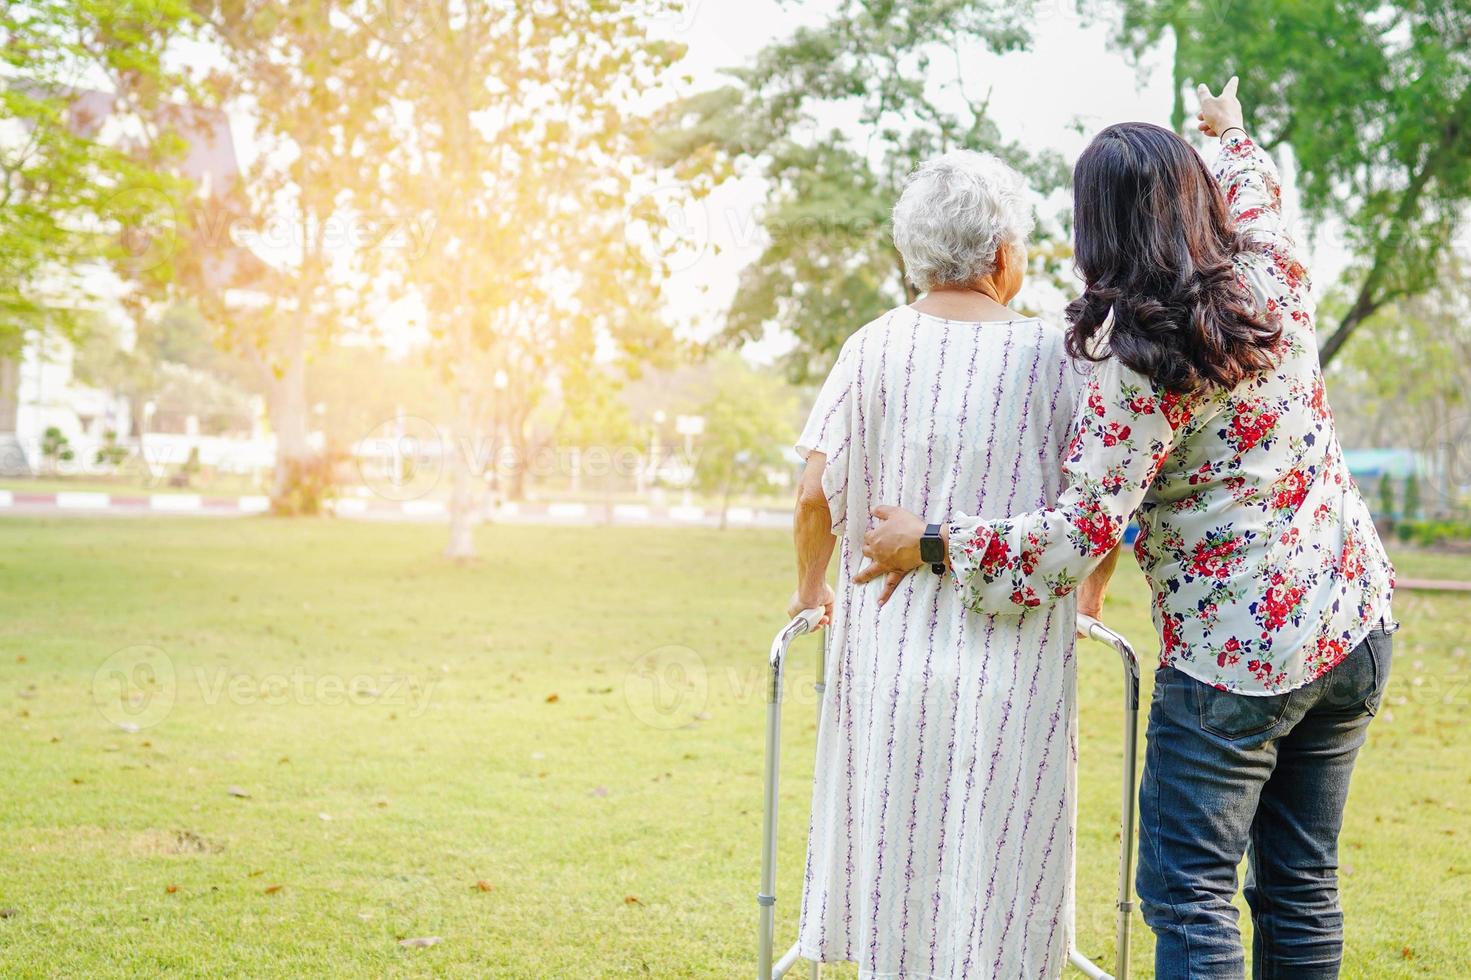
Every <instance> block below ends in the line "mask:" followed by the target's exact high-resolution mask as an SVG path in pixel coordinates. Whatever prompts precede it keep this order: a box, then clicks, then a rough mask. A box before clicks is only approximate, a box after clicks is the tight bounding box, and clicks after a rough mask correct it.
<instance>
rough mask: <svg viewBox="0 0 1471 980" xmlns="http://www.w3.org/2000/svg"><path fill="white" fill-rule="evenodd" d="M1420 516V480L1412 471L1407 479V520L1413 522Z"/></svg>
mask: <svg viewBox="0 0 1471 980" xmlns="http://www.w3.org/2000/svg"><path fill="white" fill-rule="evenodd" d="M1419 516H1420V478H1419V477H1417V476H1416V475H1415V471H1414V470H1411V471H1410V474H1409V476H1406V477H1405V520H1408V521H1413V520H1415V519H1416V518H1418V517H1419Z"/></svg>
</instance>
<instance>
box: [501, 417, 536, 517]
mask: <svg viewBox="0 0 1471 980" xmlns="http://www.w3.org/2000/svg"><path fill="white" fill-rule="evenodd" d="M507 428H509V430H510V432H509V435H510V437H511V449H512V453H511V456H512V459H511V472H510V473H509V474H508V475H509V477H510V478H509V479H508V480H507V481H506V499H507V500H525V499H526V469H527V467H529V466H530V465H531V440H530V439H528V438H526V422H525V420H524V419H522V418H521V417H520V416H519V415H516V416H513V417H512V418H511V420H510V422H509V423H508V425H507Z"/></svg>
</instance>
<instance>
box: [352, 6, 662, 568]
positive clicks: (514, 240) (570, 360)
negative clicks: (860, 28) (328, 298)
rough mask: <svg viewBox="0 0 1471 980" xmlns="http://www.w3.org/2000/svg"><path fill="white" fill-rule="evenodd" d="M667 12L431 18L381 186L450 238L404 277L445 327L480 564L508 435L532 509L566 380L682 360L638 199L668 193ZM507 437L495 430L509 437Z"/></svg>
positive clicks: (465, 515)
mask: <svg viewBox="0 0 1471 980" xmlns="http://www.w3.org/2000/svg"><path fill="white" fill-rule="evenodd" d="M667 8H668V4H666V3H665V0H637V2H629V3H619V4H612V3H607V2H605V0H564V2H557V3H550V2H545V0H516V2H510V0H503V2H495V3H487V2H467V3H463V4H446V5H444V6H440V5H437V4H435V5H429V4H426V5H424V7H423V8H421V13H424V14H425V15H426V16H425V17H424V18H423V19H422V20H420V21H418V22H416V23H415V25H414V27H415V29H414V30H412V31H408V32H405V31H403V30H399V29H396V28H398V27H401V25H395V24H393V23H391V22H380V26H381V34H382V36H383V38H384V39H385V41H386V42H387V43H395V44H398V45H400V48H399V51H398V57H396V58H395V59H394V63H393V65H392V69H391V72H390V73H389V77H391V79H392V84H393V87H394V95H395V99H396V101H395V110H396V111H395V128H394V139H393V140H392V142H391V144H390V145H389V147H388V149H387V152H386V153H385V155H384V156H383V158H382V159H381V161H380V163H381V171H380V175H379V176H380V178H381V186H382V188H383V191H384V198H385V200H386V201H388V202H390V204H391V207H392V209H393V211H392V213H393V214H394V215H395V220H396V221H397V222H398V223H400V224H408V225H413V226H417V227H424V228H431V229H432V234H429V235H427V236H426V238H425V240H424V243H423V245H424V247H423V248H422V250H420V251H418V252H416V253H412V254H408V253H398V254H396V255H394V256H391V257H390V258H391V259H392V261H393V264H394V268H395V269H396V270H397V274H398V275H399V277H400V278H401V280H402V282H403V285H404V287H405V289H406V290H408V291H410V292H412V293H413V294H414V295H416V296H417V297H418V298H419V300H420V301H421V302H422V304H423V307H424V309H425V312H426V322H425V324H424V326H425V327H426V328H427V329H428V331H429V333H430V334H431V335H432V336H433V338H434V351H435V353H436V355H437V360H438V362H439V364H440V366H441V368H442V371H443V374H444V378H445V382H446V387H447V388H448V389H449V391H450V393H451V394H452V396H453V398H454V401H455V410H454V419H455V421H454V425H453V427H452V433H451V441H452V443H453V452H452V454H451V455H452V457H453V459H454V461H455V464H454V489H453V494H452V498H451V515H450V541H449V546H448V548H447V549H446V553H447V554H448V555H449V556H451V557H453V558H457V559H463V558H469V557H472V556H473V555H474V553H475V546H474V538H473V519H474V515H475V512H476V509H477V502H478V497H479V488H480V485H481V482H482V475H483V471H484V469H485V466H486V464H487V463H488V462H490V461H493V460H495V459H497V458H498V457H499V456H500V453H499V448H500V447H499V446H498V445H497V438H498V435H497V434H498V433H499V432H504V433H505V434H506V435H507V437H508V438H509V440H510V442H511V446H510V449H511V450H512V452H513V454H514V456H515V463H514V468H513V470H512V472H511V474H510V475H511V478H512V485H511V491H512V495H516V494H517V493H518V492H519V485H520V481H521V480H522V479H523V478H524V473H525V467H526V463H527V461H528V459H529V458H530V453H529V451H528V450H529V449H530V448H531V447H530V445H529V440H528V431H529V429H528V427H529V425H530V421H531V419H532V417H533V414H534V412H535V410H536V408H537V406H538V405H539V404H540V403H541V401H542V399H543V398H544V397H545V396H546V394H547V393H548V392H549V391H550V390H551V386H552V381H553V379H555V378H556V377H558V376H559V375H562V374H565V373H566V372H567V371H569V370H572V369H574V368H576V367H578V366H580V365H586V364H588V363H590V362H591V360H592V359H593V357H594V354H595V353H597V352H598V351H599V348H602V349H604V350H606V351H607V352H608V353H610V354H611V353H614V352H617V353H620V354H623V355H625V356H628V357H630V358H635V359H636V358H641V357H647V356H649V355H650V354H651V353H652V352H656V351H658V350H659V349H660V348H662V347H663V346H665V345H667V343H668V337H669V333H668V330H667V327H666V325H665V324H664V323H663V321H662V319H661V318H660V316H659V304H660V286H659V283H660V280H661V278H662V262H661V257H660V256H661V253H660V252H659V250H658V247H657V245H658V243H657V236H656V235H655V234H654V232H656V231H657V226H658V221H659V216H658V214H657V211H656V210H654V209H653V208H651V207H649V206H645V207H642V208H636V209H635V211H634V213H633V214H632V216H631V217H632V218H633V223H632V227H630V213H629V208H628V203H627V202H628V200H629V199H630V198H632V197H636V196H637V192H638V191H639V190H640V189H641V188H643V187H645V186H646V185H647V184H648V183H649V177H648V176H647V170H648V168H647V167H646V166H642V165H641V155H640V151H641V150H642V149H643V144H644V143H645V141H646V139H647V126H646V121H645V120H643V119H641V118H640V116H639V114H638V113H637V112H636V111H635V110H636V108H637V106H638V105H639V104H640V102H641V101H644V100H647V99H649V98H650V97H651V96H652V94H653V93H654V92H655V90H656V89H657V86H658V85H659V82H660V79H661V77H662V75H663V73H664V71H665V69H666V68H667V67H668V66H669V65H670V64H671V63H672V62H673V61H674V60H675V59H677V58H678V57H679V55H680V54H681V53H682V49H681V48H680V47H679V46H677V45H672V44H668V43H663V42H659V41H656V40H652V39H650V38H649V37H648V36H647V33H646V30H645V27H646V24H647V20H648V18H650V17H651V16H654V15H656V14H659V13H660V12H662V11H665V10H667ZM493 420H495V421H494V422H493Z"/></svg>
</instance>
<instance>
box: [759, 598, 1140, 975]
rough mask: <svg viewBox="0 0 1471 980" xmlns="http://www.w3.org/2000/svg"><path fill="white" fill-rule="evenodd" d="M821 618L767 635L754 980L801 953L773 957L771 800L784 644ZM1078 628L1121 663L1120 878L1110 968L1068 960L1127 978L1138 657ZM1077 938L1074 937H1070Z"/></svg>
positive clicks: (1090, 971) (1093, 628)
mask: <svg viewBox="0 0 1471 980" xmlns="http://www.w3.org/2000/svg"><path fill="white" fill-rule="evenodd" d="M821 619H822V610H821V609H804V610H803V611H802V612H800V613H798V614H797V616H796V617H795V618H794V619H792V621H791V622H789V623H787V625H786V626H784V627H782V630H781V632H780V633H777V634H776V638H775V639H774V640H772V641H771V655H770V659H769V666H770V676H769V679H768V682H767V685H766V781H765V796H766V799H765V805H764V807H763V810H762V815H761V890H760V891H759V892H758V893H757V895H756V904H757V906H759V910H760V916H761V923H760V927H759V933H760V938H759V945H758V946H757V953H756V963H757V966H756V978H757V980H776V978H778V977H784V976H786V975H787V972H788V971H789V970H791V969H792V967H793V966H795V965H796V963H797V960H798V959H799V958H800V957H799V955H798V953H797V946H796V944H793V945H792V948H791V949H789V950H787V951H786V952H785V953H783V954H782V956H781V958H780V959H779V960H777V961H776V962H775V963H773V962H772V948H771V947H772V929H773V926H774V921H775V913H776V801H777V783H778V781H779V776H780V770H781V700H782V668H783V666H784V665H785V662H786V656H787V648H788V647H789V646H791V643H792V641H793V640H795V639H796V638H797V637H799V636H801V635H802V634H803V633H810V632H812V631H813V630H814V629H816V627H817V623H818V622H819V621H820V620H821ZM1078 632H1079V633H1080V634H1081V635H1083V636H1084V637H1087V638H1088V639H1090V640H1096V641H1097V642H1099V643H1102V644H1105V645H1106V646H1110V647H1112V648H1113V649H1114V650H1115V651H1116V652H1117V653H1118V655H1119V658H1120V659H1121V660H1122V661H1123V666H1124V772H1123V793H1122V798H1121V802H1120V806H1119V880H1118V897H1117V899H1116V901H1115V909H1116V925H1115V932H1114V937H1115V942H1114V948H1115V953H1114V967H1113V970H1114V972H1113V973H1107V972H1105V971H1104V970H1103V968H1102V967H1099V966H1097V965H1096V964H1094V963H1093V962H1092V961H1091V960H1089V959H1088V958H1087V957H1086V956H1084V955H1083V954H1082V953H1080V952H1078V950H1077V948H1076V947H1074V948H1072V949H1070V950H1069V951H1068V961H1069V962H1070V963H1071V964H1072V965H1073V966H1075V967H1077V968H1078V970H1080V971H1081V972H1082V973H1083V974H1084V975H1085V976H1087V977H1091V978H1092V980H1128V976H1129V917H1130V915H1131V914H1132V913H1133V911H1134V903H1133V900H1132V894H1133V893H1132V891H1131V890H1130V889H1131V886H1132V881H1131V880H1130V879H1131V878H1132V865H1133V855H1134V779H1135V769H1136V762H1135V755H1136V748H1137V744H1138V731H1139V658H1138V657H1137V656H1136V655H1135V653H1134V648H1133V647H1132V646H1130V644H1129V641H1128V640H1126V639H1124V638H1123V637H1122V636H1120V635H1119V634H1118V633H1115V632H1114V631H1113V630H1111V629H1109V628H1108V627H1107V626H1104V625H1103V624H1102V623H1100V622H1099V621H1098V620H1096V619H1093V618H1092V617H1090V616H1079V617H1078ZM825 648H826V644H825V643H824V644H823V645H820V646H819V648H818V651H817V682H816V684H815V685H814V686H815V688H816V690H817V693H818V698H817V714H818V719H819V721H820V720H821V718H822V692H823V690H824V689H825V687H826V684H825V682H824V678H825V669H826V664H825V656H824V655H825V652H826V649H825ZM1074 939H1075V940H1076V937H1074ZM809 966H810V968H811V971H812V972H811V977H812V980H818V978H819V977H821V975H822V964H820V963H811V964H809Z"/></svg>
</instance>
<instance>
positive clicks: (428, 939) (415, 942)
mask: <svg viewBox="0 0 1471 980" xmlns="http://www.w3.org/2000/svg"><path fill="white" fill-rule="evenodd" d="M442 942H444V939H443V937H440V936H420V937H418V938H417V939H400V940H399V941H398V944H399V945H400V946H402V947H403V948H404V949H423V948H424V947H425V946H438V945H439V944H440V943H442Z"/></svg>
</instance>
